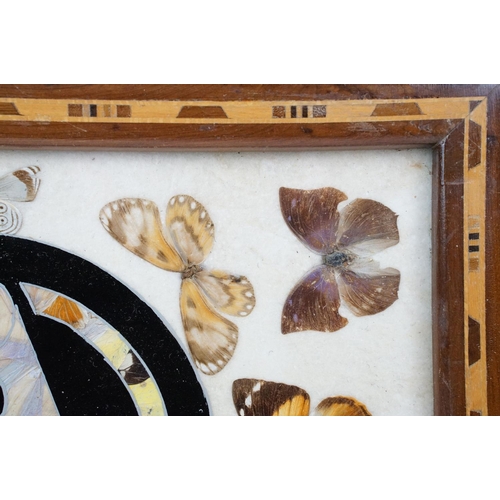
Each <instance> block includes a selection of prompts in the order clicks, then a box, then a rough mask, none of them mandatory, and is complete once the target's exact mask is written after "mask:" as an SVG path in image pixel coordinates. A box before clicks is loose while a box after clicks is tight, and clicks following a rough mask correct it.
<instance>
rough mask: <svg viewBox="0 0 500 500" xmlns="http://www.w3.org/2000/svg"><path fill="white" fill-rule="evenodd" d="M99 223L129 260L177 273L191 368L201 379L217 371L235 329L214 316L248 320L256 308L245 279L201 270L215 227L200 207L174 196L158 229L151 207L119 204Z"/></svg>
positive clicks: (105, 210) (229, 351)
mask: <svg viewBox="0 0 500 500" xmlns="http://www.w3.org/2000/svg"><path fill="white" fill-rule="evenodd" d="M100 220H101V223H102V224H103V226H104V227H105V229H106V230H107V231H108V232H109V233H110V234H111V236H113V238H115V239H116V240H117V241H118V242H119V243H121V244H122V245H123V246H124V247H125V248H127V249H128V250H130V251H131V252H133V253H134V254H136V255H138V256H139V257H141V258H143V259H144V260H146V261H148V262H150V263H151V264H154V265H155V266H158V267H160V268H161V269H165V270H167V271H174V272H178V273H182V284H181V294H180V309H181V316H182V323H183V326H184V332H185V334H186V339H187V342H188V346H189V349H190V351H191V354H192V356H193V359H194V362H195V364H196V366H197V367H198V368H199V369H200V370H201V371H202V372H203V373H205V374H206V375H214V374H216V373H218V372H219V371H220V370H222V369H223V368H224V367H225V366H226V364H227V362H228V361H229V360H230V359H231V357H232V356H233V353H234V350H235V347H236V343H237V341H238V327H237V326H236V325H235V324H234V323H232V322H231V321H228V320H227V319H226V318H224V317H223V316H221V315H220V314H219V313H223V314H229V315H232V316H247V315H248V314H250V313H251V312H252V310H253V308H254V306H255V295H254V290H253V287H252V285H251V283H250V282H249V281H248V279H247V278H246V277H245V276H233V275H231V274H228V273H226V272H224V271H207V270H204V269H203V268H202V267H201V266H200V264H201V263H202V262H203V261H204V260H205V259H206V258H207V257H208V254H209V253H210V250H211V249H212V245H213V242H214V224H213V222H212V219H211V218H210V216H209V215H208V212H207V211H206V209H205V208H204V207H203V205H201V204H200V203H199V202H197V201H196V200H195V199H194V198H192V197H191V196H188V195H178V196H174V197H173V198H171V199H170V201H169V203H168V205H167V213H166V220H165V226H164V227H163V228H162V224H161V219H160V212H159V210H158V207H157V206H156V204H155V203H153V202H152V201H148V200H142V199H135V198H124V199H120V200H117V201H113V202H111V203H108V204H107V205H106V206H104V207H103V208H102V210H101V212H100ZM217 311H218V312H217Z"/></svg>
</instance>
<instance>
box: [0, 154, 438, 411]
mask: <svg viewBox="0 0 500 500" xmlns="http://www.w3.org/2000/svg"><path fill="white" fill-rule="evenodd" d="M28 165H38V166H39V167H40V168H41V172H40V174H39V176H40V178H41V186H40V190H39V192H38V195H37V197H36V199H35V201H33V202H31V203H14V204H15V205H16V207H17V208H18V209H19V210H20V211H21V213H22V216H23V225H22V227H21V230H20V231H19V233H18V234H17V236H20V237H24V238H30V239H34V240H36V241H39V242H43V243H47V244H50V245H53V246H56V247H58V248H61V249H64V250H66V251H69V252H72V253H75V254H77V255H79V256H81V257H83V258H85V259H87V260H89V261H90V262H93V263H95V264H97V265H98V266H100V267H101V268H103V269H104V270H106V271H107V272H109V273H110V274H112V275H113V276H115V277H117V278H118V279H119V280H120V281H122V282H123V283H125V284H126V285H127V286H128V287H129V288H131V289H132V290H133V291H134V292H135V293H136V294H137V295H138V296H139V297H141V298H142V299H143V300H144V301H146V302H147V303H148V304H149V305H150V306H152V307H153V308H154V310H155V311H156V312H157V313H158V315H159V316H160V317H161V318H162V319H163V320H164V321H165V322H166V323H167V325H168V326H169V327H170V328H171V331H172V332H173V333H174V335H175V336H176V337H177V339H178V340H179V342H180V343H181V344H182V345H183V346H184V348H185V349H186V350H187V346H186V342H185V337H184V332H183V329H182V323H181V317H180V311H179V290H180V283H181V277H180V275H179V274H176V273H172V272H167V271H163V270H162V269H159V268H157V267H154V266H153V265H151V264H149V263H148V262H145V261H143V260H141V259H140V258H139V257H137V256H136V255H134V254H132V253H130V252H129V251H127V250H126V249H125V248H123V247H122V246H120V244H119V243H117V242H116V241H115V240H114V239H113V238H111V236H110V235H109V234H108V233H107V232H106V231H105V230H104V228H103V227H102V226H101V223H100V222H99V211H100V209H101V208H102V207H103V206H104V205H105V204H106V203H108V202H110V201H113V200H116V199H119V198H125V197H132V198H145V199H149V200H151V201H154V202H155V203H156V204H157V205H158V207H159V208H160V210H161V211H162V215H163V214H164V211H165V207H166V205H167V202H168V200H169V199H170V198H171V197H172V196H174V195H178V194H188V195H191V196H193V197H194V198H195V199H196V200H198V201H199V202H200V203H202V204H203V205H204V206H205V208H206V209H207V211H208V212H209V214H210V216H211V217H212V220H213V222H214V224H215V236H216V240H215V244H214V246H213V249H212V252H211V254H210V256H209V258H208V259H207V260H206V261H205V267H206V268H209V269H222V270H226V271H228V272H230V273H234V274H243V275H245V276H247V277H248V279H249V280H250V281H251V282H252V283H253V285H254V289H255V295H256V300H257V303H256V307H255V310H254V311H253V312H252V313H251V314H250V315H249V316H248V317H246V318H236V319H235V321H234V322H235V323H236V324H237V326H238V327H239V331H240V333H239V342H238V345H237V348H236V351H235V354H234V356H233V358H232V359H231V361H230V362H229V364H228V365H227V366H226V368H224V369H223V370H222V371H221V372H220V373H219V374H217V375H215V376H211V377H210V376H205V375H203V374H201V373H200V372H198V377H199V379H200V381H201V383H202V385H203V386H204V388H205V391H206V395H207V398H208V400H209V404H210V408H211V412H212V414H214V415H236V411H235V409H234V406H233V403H232V398H231V385H232V382H233V381H234V380H235V379H238V378H245V377H249V378H250V377H251V378H259V379H264V380H270V381H274V382H284V383H287V384H293V385H297V386H299V387H301V388H303V389H305V390H306V391H307V392H308V393H309V395H310V397H311V408H314V407H315V406H316V405H317V404H318V403H319V402H320V401H321V400H322V399H324V398H326V397H328V396H336V395H343V396H352V397H355V398H356V399H358V400H360V401H362V402H363V403H364V404H366V406H367V407H368V409H369V410H370V411H371V413H372V414H374V415H430V414H432V413H433V405H432V369H431V277H430V272H431V271H430V263H431V248H430V245H431V176H430V169H431V153H430V151H428V150H407V151H376V152H373V151H357V152H297V153H292V152H284V153H266V152H262V153H112V152H105V153H102V152H71V153H65V152H36V151H30V152H19V151H2V152H0V175H3V174H4V173H7V172H9V171H12V170H15V169H17V168H21V167H24V166H28ZM281 186H285V187H290V188H299V189H314V188H320V187H326V186H330V187H335V188H337V189H340V190H341V191H343V192H344V193H345V194H346V195H347V196H348V200H347V201H346V202H344V203H342V204H341V205H340V206H339V209H342V208H343V207H344V206H345V205H347V204H348V203H349V202H351V201H353V200H354V199H356V198H369V199H373V200H376V201H379V202H381V203H383V204H385V205H386V206H388V207H389V208H390V209H392V210H393V211H395V212H396V213H397V214H398V215H399V218H398V228H399V233H400V243H399V244H397V245H396V246H394V247H391V248H389V249H387V250H384V251H383V252H380V253H379V254H376V255H375V256H374V260H376V261H378V262H380V264H381V267H394V268H396V269H398V270H399V271H400V272H401V284H400V290H399V300H397V301H396V302H395V303H394V304H393V305H392V306H391V307H389V308H388V309H387V310H386V311H384V312H382V313H379V314H377V315H374V316H365V317H361V318H359V317H355V316H354V315H353V314H352V313H351V312H350V311H349V310H348V309H347V308H346V307H344V306H342V307H341V310H340V311H341V314H342V315H343V316H344V317H346V318H347V319H348V320H349V323H348V325H347V326H346V327H344V328H343V329H341V330H339V331H337V332H334V333H320V332H301V333H291V334H288V335H282V334H281V331H280V321H281V310H282V307H283V303H284V301H285V299H286V297H287V295H288V293H289V292H290V290H291V289H292V288H293V287H294V285H295V284H296V283H297V281H298V280H299V279H300V278H301V277H302V276H303V275H304V274H305V273H306V272H307V271H308V270H310V269H311V268H312V267H313V266H315V265H317V264H319V263H320V262H321V258H320V257H319V256H318V255H315V254H313V253H312V252H311V251H310V250H308V249H307V248H306V247H305V246H304V245H302V244H301V243H300V242H299V240H298V239H297V238H296V237H295V236H294V235H293V234H292V232H291V231H290V230H289V228H288V227H287V225H286V224H285V222H284V220H283V217H282V215H281V211H280V206H279V199H278V190H279V188H280V187H281Z"/></svg>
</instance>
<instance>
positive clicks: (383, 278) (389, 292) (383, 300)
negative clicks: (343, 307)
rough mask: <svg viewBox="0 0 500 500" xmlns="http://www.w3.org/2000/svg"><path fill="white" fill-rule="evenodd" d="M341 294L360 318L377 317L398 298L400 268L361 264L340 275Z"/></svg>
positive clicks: (343, 270)
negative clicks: (373, 315) (375, 315)
mask: <svg viewBox="0 0 500 500" xmlns="http://www.w3.org/2000/svg"><path fill="white" fill-rule="evenodd" d="M337 276H338V284H339V290H340V295H341V296H342V299H343V300H344V301H345V303H346V304H347V306H348V307H349V309H350V310H351V311H352V312H353V313H354V314H355V315H356V316H367V315H371V314H377V313H379V312H382V311H384V310H385V309H387V308H388V307H389V306H391V305H392V304H393V303H394V302H395V301H396V300H397V298H398V290H399V282H400V274H399V271H398V270H397V269H393V268H390V267H389V268H386V269H380V268H379V267H378V265H377V264H376V263H375V262H373V261H366V262H364V261H360V262H358V263H356V264H354V265H352V266H350V267H348V268H345V269H340V270H339V272H338V275H337Z"/></svg>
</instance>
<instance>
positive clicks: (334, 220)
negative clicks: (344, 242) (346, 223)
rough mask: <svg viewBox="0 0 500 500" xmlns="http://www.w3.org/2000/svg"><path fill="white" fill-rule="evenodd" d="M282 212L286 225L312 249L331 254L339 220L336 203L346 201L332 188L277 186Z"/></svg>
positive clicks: (323, 253)
mask: <svg viewBox="0 0 500 500" xmlns="http://www.w3.org/2000/svg"><path fill="white" fill-rule="evenodd" d="M279 196H280V205H281V213H282V215H283V218H284V219H285V222H286V223H287V225H288V227H289V228H290V229H291V230H292V231H293V232H294V233H295V235H296V236H297V237H298V238H299V239H300V240H301V241H302V242H303V243H304V244H305V245H306V246H307V247H308V248H309V249H311V250H312V251H313V252H316V253H320V254H322V255H325V254H328V253H331V252H332V251H333V249H334V246H335V242H336V240H335V236H336V233H337V226H338V222H339V213H338V211H337V206H338V204H339V203H340V202H341V201H344V200H347V197H346V195H345V194H344V193H343V192H342V191H339V190H338V189H335V188H330V187H327V188H321V189H312V190H310V191H305V190H302V189H289V188H284V187H282V188H280V191H279Z"/></svg>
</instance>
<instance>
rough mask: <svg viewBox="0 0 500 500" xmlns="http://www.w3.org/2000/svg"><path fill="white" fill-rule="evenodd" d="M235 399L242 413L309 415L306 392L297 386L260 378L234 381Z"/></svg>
mask: <svg viewBox="0 0 500 500" xmlns="http://www.w3.org/2000/svg"><path fill="white" fill-rule="evenodd" d="M233 402H234V406H235V408H236V411H237V412H238V415H240V416H256V417H257V416H259V417H281V416H299V417H306V416H308V415H309V406H310V399H309V395H308V394H307V392H306V391H304V390H303V389H301V388H300V387H296V386H294V385H287V384H281V383H276V382H266V381H265V380H257V379H249V378H244V379H238V380H235V381H234V382H233Z"/></svg>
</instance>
